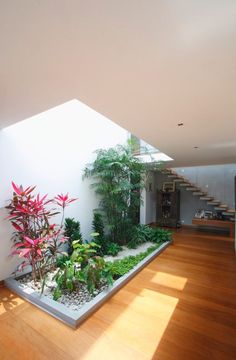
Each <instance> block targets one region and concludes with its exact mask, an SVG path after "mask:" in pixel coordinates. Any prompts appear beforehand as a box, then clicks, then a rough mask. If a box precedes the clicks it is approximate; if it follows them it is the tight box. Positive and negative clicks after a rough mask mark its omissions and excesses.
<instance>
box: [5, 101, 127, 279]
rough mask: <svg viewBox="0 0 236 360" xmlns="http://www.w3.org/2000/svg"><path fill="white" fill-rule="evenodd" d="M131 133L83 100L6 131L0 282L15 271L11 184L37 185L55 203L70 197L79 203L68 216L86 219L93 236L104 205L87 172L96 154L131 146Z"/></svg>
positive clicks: (84, 224)
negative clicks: (10, 219)
mask: <svg viewBox="0 0 236 360" xmlns="http://www.w3.org/2000/svg"><path fill="white" fill-rule="evenodd" d="M127 138H128V133H127V131H126V130H124V129H123V128H121V127H119V126H117V125H116V124H114V123H113V122H111V121H110V120H109V119H107V118H105V117H104V116H102V115H100V114H98V113H97V112H95V111H93V110H92V109H90V108H89V107H88V106H86V105H84V104H82V103H80V102H79V101H77V100H73V101H70V102H68V103H65V104H63V105H61V106H58V107H56V108H54V109H51V110H49V111H47V112H44V113H42V114H39V115H37V116H34V117H32V118H30V119H28V120H25V121H23V122H21V123H18V124H17V125H14V126H11V127H8V128H5V129H3V130H2V131H1V132H0V168H1V178H0V244H1V251H0V280H2V279H4V278H6V277H7V276H9V275H10V273H11V272H12V271H13V270H14V268H15V264H16V259H12V258H9V257H8V255H9V253H10V247H11V241H10V237H11V233H12V229H11V226H10V224H9V222H8V221H7V220H5V219H4V217H5V215H6V212H5V209H4V206H5V205H6V204H7V203H8V199H9V198H10V197H11V195H12V189H11V185H10V184H11V181H12V180H14V181H15V182H16V184H22V185H24V186H28V185H37V190H38V191H40V193H41V194H48V195H49V198H50V197H51V196H55V195H56V194H58V193H67V192H69V194H70V196H72V197H78V201H77V202H75V203H73V204H71V206H70V207H68V208H67V209H66V216H68V217H75V218H78V219H79V220H80V223H81V230H82V233H83V235H84V237H85V238H88V237H89V234H90V233H91V222H92V212H93V209H94V208H96V207H97V206H98V200H97V198H96V197H95V195H94V192H93V190H91V189H90V187H89V184H90V183H89V181H88V180H85V181H82V174H83V169H84V167H85V165H86V164H88V163H90V162H92V161H93V159H94V158H95V154H94V153H93V152H94V150H96V149H98V148H108V147H111V146H114V145H116V144H118V143H120V144H122V143H125V142H126V140H127Z"/></svg>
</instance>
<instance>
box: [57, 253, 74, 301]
mask: <svg viewBox="0 0 236 360" xmlns="http://www.w3.org/2000/svg"><path fill="white" fill-rule="evenodd" d="M75 271H76V267H75V265H74V264H73V262H72V261H71V260H67V261H66V262H65V263H64V266H63V267H62V268H60V269H59V270H58V271H57V273H56V275H55V276H54V280H56V283H57V287H56V289H55V290H54V293H53V299H54V300H57V299H58V298H59V297H60V296H61V294H62V289H63V290H65V289H66V290H69V291H73V290H75V287H76V277H75Z"/></svg>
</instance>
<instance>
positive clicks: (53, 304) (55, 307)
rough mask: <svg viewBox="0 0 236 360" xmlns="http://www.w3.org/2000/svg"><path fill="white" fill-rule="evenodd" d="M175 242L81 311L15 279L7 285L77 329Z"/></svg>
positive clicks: (135, 268)
mask: <svg viewBox="0 0 236 360" xmlns="http://www.w3.org/2000/svg"><path fill="white" fill-rule="evenodd" d="M172 242H173V241H167V242H165V243H163V244H162V245H161V246H160V247H159V248H158V249H156V250H154V251H153V252H152V253H151V254H149V255H148V256H146V257H145V258H144V259H143V260H142V261H140V263H138V265H136V266H135V267H134V268H133V269H132V270H130V271H129V272H128V273H127V274H125V275H123V276H122V277H120V278H119V279H118V280H116V281H115V282H114V283H113V285H112V286H110V287H108V289H106V290H104V291H102V292H101V293H100V294H98V295H97V296H96V297H95V298H94V299H92V300H91V301H90V302H88V303H86V304H85V305H84V306H83V307H82V308H81V309H79V310H74V311H73V310H70V309H68V308H67V307H66V306H65V305H64V304H60V303H59V302H57V301H55V300H52V299H49V298H47V297H45V296H43V295H42V296H40V295H39V294H38V293H37V292H36V291H34V290H33V289H30V288H23V285H22V284H20V283H19V282H18V281H17V280H15V279H14V278H8V279H6V280H5V281H4V282H5V285H6V287H8V288H9V289H10V290H12V291H13V292H15V293H16V294H17V295H19V296H21V297H22V298H23V299H25V300H27V301H29V302H30V303H32V304H33V305H35V306H37V307H38V308H40V309H42V310H44V311H45V312H47V313H48V314H50V315H52V316H54V317H55V318H57V319H59V320H60V321H63V322H64V323H65V324H67V325H69V326H71V327H72V328H74V329H76V328H77V327H78V326H79V325H80V324H81V323H82V322H83V321H84V320H85V319H86V318H87V317H89V316H90V315H91V314H92V313H93V312H94V311H95V310H97V309H98V308H99V307H100V306H101V305H102V304H104V303H105V302H106V301H107V300H108V299H109V298H110V297H111V296H112V295H114V294H115V293H116V292H117V291H118V290H119V289H120V288H122V287H123V286H124V285H125V284H126V283H127V282H128V281H130V280H131V279H132V278H133V277H134V276H135V275H136V274H137V273H138V272H139V271H141V270H142V269H143V268H144V267H145V266H146V265H147V264H149V263H150V262H151V261H152V260H153V259H155V257H156V256H157V255H159V254H160V253H161V252H162V251H163V250H165V249H166V248H167V247H168V246H169V245H170V244H172Z"/></svg>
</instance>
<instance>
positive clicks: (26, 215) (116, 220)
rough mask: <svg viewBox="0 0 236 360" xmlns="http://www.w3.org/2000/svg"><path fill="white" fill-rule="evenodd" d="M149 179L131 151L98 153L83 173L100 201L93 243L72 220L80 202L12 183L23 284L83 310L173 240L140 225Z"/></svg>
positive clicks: (18, 272) (14, 238)
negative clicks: (70, 213) (71, 210)
mask: <svg viewBox="0 0 236 360" xmlns="http://www.w3.org/2000/svg"><path fill="white" fill-rule="evenodd" d="M147 173H148V168H147V166H146V165H145V164H144V163H142V162H141V161H140V160H139V159H138V158H137V157H135V156H134V155H133V148H132V146H131V145H127V146H121V145H118V146H117V147H115V148H110V149H106V150H98V151H97V153H96V159H95V161H94V162H93V163H92V164H89V165H88V166H87V167H86V168H85V169H84V181H86V179H88V178H89V179H91V180H92V185H91V191H94V192H95V193H96V194H97V195H98V197H99V199H100V202H99V207H98V209H94V213H93V222H92V224H91V229H92V230H91V239H84V238H83V236H82V233H81V229H80V222H79V220H78V219H74V218H68V217H66V208H67V207H68V206H69V205H70V204H71V203H72V202H75V201H77V199H75V198H70V197H69V195H68V194H65V195H63V194H59V195H57V196H55V197H54V198H52V199H48V197H47V196H46V195H45V196H40V195H39V194H38V193H36V192H35V191H36V189H35V187H27V188H24V187H22V186H18V185H16V184H15V183H14V182H12V186H13V196H12V199H11V201H10V203H9V205H8V206H7V211H8V213H9V215H8V220H9V221H10V222H11V224H12V227H13V229H14V232H13V236H12V241H13V250H12V255H16V256H18V257H19V258H20V259H21V261H20V263H19V266H18V268H17V270H16V276H17V281H18V282H19V283H20V284H21V286H23V287H27V288H31V289H33V290H34V291H36V292H37V293H39V294H41V295H42V294H43V295H44V296H46V297H48V298H50V299H53V300H55V301H57V302H59V303H62V304H64V305H65V306H67V307H68V308H70V309H71V310H78V309H80V308H81V307H82V306H83V305H84V304H85V303H88V302H89V301H91V299H93V298H95V297H96V296H97V295H98V294H99V293H101V292H103V291H104V290H107V289H108V288H109V286H112V285H113V283H114V282H115V281H116V280H117V279H119V278H121V277H122V276H124V275H126V274H127V273H129V272H130V271H131V270H132V269H133V268H134V267H135V266H137V265H138V264H139V263H140V262H141V261H142V260H144V259H145V258H146V257H147V256H148V255H150V254H151V253H153V252H154V251H155V250H156V249H158V248H159V247H160V246H161V245H162V244H163V243H166V242H168V241H170V240H171V232H170V231H168V230H164V229H161V228H157V227H151V226H147V225H140V224H139V209H140V205H141V202H142V199H141V191H142V190H143V189H144V187H145V183H146V177H147ZM58 219H60V221H58Z"/></svg>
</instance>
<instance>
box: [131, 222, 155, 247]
mask: <svg viewBox="0 0 236 360" xmlns="http://www.w3.org/2000/svg"><path fill="white" fill-rule="evenodd" d="M151 233H152V229H151V228H150V227H149V226H147V225H141V224H139V225H136V226H132V227H131V229H130V231H129V242H128V244H127V246H128V248H130V249H136V248H137V247H138V246H139V245H141V244H143V243H145V242H147V241H150V237H151Z"/></svg>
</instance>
